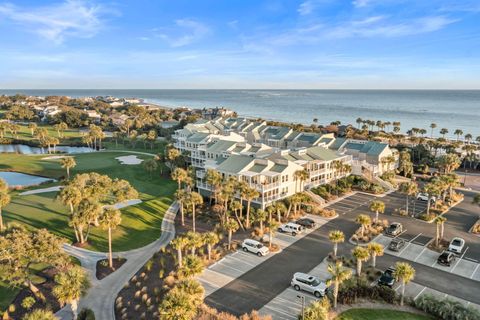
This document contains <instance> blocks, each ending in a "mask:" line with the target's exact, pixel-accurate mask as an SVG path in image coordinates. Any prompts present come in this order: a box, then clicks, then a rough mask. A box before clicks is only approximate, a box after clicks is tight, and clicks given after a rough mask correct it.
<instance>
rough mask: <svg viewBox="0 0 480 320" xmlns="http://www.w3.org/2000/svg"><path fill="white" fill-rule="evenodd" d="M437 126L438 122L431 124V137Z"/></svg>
mask: <svg viewBox="0 0 480 320" xmlns="http://www.w3.org/2000/svg"><path fill="white" fill-rule="evenodd" d="M436 127H437V124H436V123H433V122H432V123H431V124H430V129H432V131H431V134H430V138H433V129H435V128H436Z"/></svg>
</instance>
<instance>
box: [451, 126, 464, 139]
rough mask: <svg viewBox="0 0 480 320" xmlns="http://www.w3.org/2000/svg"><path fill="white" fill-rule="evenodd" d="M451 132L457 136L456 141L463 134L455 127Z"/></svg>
mask: <svg viewBox="0 0 480 320" xmlns="http://www.w3.org/2000/svg"><path fill="white" fill-rule="evenodd" d="M453 134H454V135H456V136H457V141H458V140H459V139H460V136H461V135H462V134H463V131H462V130H461V129H456V130H455V131H454V132H453Z"/></svg>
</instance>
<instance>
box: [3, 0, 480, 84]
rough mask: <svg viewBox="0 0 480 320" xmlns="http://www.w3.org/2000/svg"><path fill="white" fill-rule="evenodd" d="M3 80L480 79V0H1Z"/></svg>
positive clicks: (471, 81) (338, 81) (476, 81)
mask: <svg viewBox="0 0 480 320" xmlns="http://www.w3.org/2000/svg"><path fill="white" fill-rule="evenodd" d="M0 39H1V44H0V75H1V77H0V88H280V89H282V88H318V89H322V88H326V89H329V88H339V89H349V88H366V89H376V88H380V89H387V88H413V89H421V88H427V89H429V88H438V89H444V88H452V89H480V54H479V52H480V1H479V0H462V1H460V0H429V1H427V0H425V1H424V0H416V1H410V0H353V1H352V0H350V1H340V0H303V1H294V0H285V1H280V0H265V1H261V0H223V1H219V0H218V1H215V0H189V1H184V0H175V1H173V0H168V1H167V0H150V1H146V0H135V1H101V0H93V1H86V0H85V1H84V0H67V1H39V0H37V1H10V2H2V0H0Z"/></svg>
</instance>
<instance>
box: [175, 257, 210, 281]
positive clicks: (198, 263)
mask: <svg viewBox="0 0 480 320" xmlns="http://www.w3.org/2000/svg"><path fill="white" fill-rule="evenodd" d="M204 267H205V266H204V264H203V262H202V260H201V259H200V258H199V257H197V256H192V255H188V256H186V257H184V258H183V263H182V267H181V268H180V269H179V270H178V272H179V275H181V276H182V277H184V278H187V279H190V278H193V277H194V276H196V275H197V274H200V273H202V271H203V269H204Z"/></svg>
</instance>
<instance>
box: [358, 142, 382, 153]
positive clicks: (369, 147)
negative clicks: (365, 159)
mask: <svg viewBox="0 0 480 320" xmlns="http://www.w3.org/2000/svg"><path fill="white" fill-rule="evenodd" d="M387 147H388V144H386V143H381V142H376V141H369V142H367V143H366V144H365V146H364V147H363V148H362V150H361V152H363V153H366V154H368V155H371V156H378V155H380V154H381V153H382V152H383V150H385V149H386V148H387Z"/></svg>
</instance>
